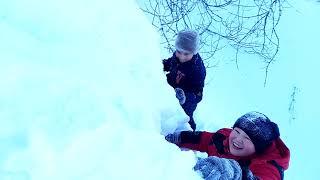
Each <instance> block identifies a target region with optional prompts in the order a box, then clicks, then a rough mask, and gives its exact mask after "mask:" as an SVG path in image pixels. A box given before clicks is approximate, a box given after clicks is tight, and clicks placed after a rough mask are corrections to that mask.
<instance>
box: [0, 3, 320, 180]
mask: <svg viewBox="0 0 320 180" xmlns="http://www.w3.org/2000/svg"><path fill="white" fill-rule="evenodd" d="M293 5H294V6H295V8H292V9H290V10H288V11H287V14H284V15H283V19H282V20H281V23H280V24H281V27H280V34H279V35H280V37H281V40H282V44H281V50H280V54H279V56H278V61H277V62H276V63H275V64H274V65H273V66H272V67H271V68H272V69H271V71H270V75H269V80H268V82H269V84H268V86H267V87H266V88H264V87H263V76H264V72H263V70H262V69H261V64H252V63H251V62H252V61H250V58H255V57H250V56H248V57H247V58H248V61H242V62H241V63H242V64H240V71H238V70H236V68H235V65H234V64H232V63H229V64H222V65H221V66H219V67H218V68H216V69H212V70H209V71H208V78H207V80H210V81H209V82H208V84H207V86H206V88H205V96H204V100H203V101H202V102H201V104H199V107H198V110H197V112H196V121H197V122H198V124H199V128H200V129H202V130H212V131H214V130H217V129H218V128H221V127H230V126H232V123H233V122H234V121H235V119H236V118H237V117H238V116H240V115H242V114H243V113H245V112H247V111H251V110H258V111H262V112H264V113H266V114H267V115H269V116H270V118H271V119H273V120H274V121H276V122H277V123H278V124H279V126H280V130H281V134H282V138H283V139H284V140H285V141H286V142H287V144H288V146H289V147H290V149H291V152H292V160H291V167H290V168H289V170H288V171H287V172H286V177H287V179H301V178H302V175H303V179H316V177H317V172H318V171H319V170H320V169H319V166H317V161H319V158H317V157H314V156H313V154H314V153H315V151H316V150H317V149H318V148H319V145H317V144H315V143H312V142H314V139H313V138H314V137H316V130H317V129H318V128H317V125H318V124H319V122H318V119H317V118H319V115H318V111H317V110H318V109H317V102H319V96H317V93H318V92H319V90H320V89H319V85H318V84H317V83H316V82H317V80H316V77H319V71H318V70H317V67H319V62H318V61H317V58H318V56H319V55H318V54H317V53H318V52H317V50H318V46H317V45H318V42H320V38H319V37H320V36H319V35H318V33H319V32H320V27H319V25H318V24H317V22H318V18H319V17H320V13H319V12H320V11H319V10H320V3H315V2H312V1H301V2H298V1H297V2H296V3H293ZM158 38H159V37H158V34H157V33H156V32H155V30H154V29H153V27H152V26H151V25H150V23H149V22H148V20H147V18H146V17H145V16H144V14H143V13H142V12H141V11H140V10H139V9H138V6H137V5H136V4H135V2H134V1H133V0H119V1H112V2H111V1H109V0H108V1H103V0H92V1H90V2H89V1H84V0H82V1H75V0H69V1H67V2H66V1H63V0H46V1H40V0H29V1H27V0H19V1H18V0H11V1H9V0H5V1H1V2H0V122H1V126H0V179H1V180H2V179H3V180H30V179H32V180H43V179H62V180H64V179H65V180H73V179H74V180H82V179H90V180H93V179H97V180H99V179H108V180H111V179H117V180H118V179H192V180H193V179H201V178H200V177H199V175H198V174H196V173H195V172H193V171H192V167H193V165H194V163H195V159H194V154H193V153H192V152H188V151H183V152H181V151H180V150H179V149H178V148H177V147H176V146H174V145H172V144H169V143H167V142H166V141H165V140H164V138H163V136H162V134H165V133H169V132H172V131H173V130H174V129H175V128H176V127H177V124H178V123H183V122H184V121H185V120H186V117H185V115H184V114H183V112H182V110H181V108H180V106H179V104H178V102H177V101H176V100H175V96H174V92H173V91H172V89H171V88H170V87H168V85H167V84H166V80H165V76H164V74H163V72H162V71H161V69H162V67H161V61H160V60H161V58H163V57H164V56H165V55H164V54H160V47H159V39H158ZM243 57H246V56H245V55H243ZM249 62H250V63H249ZM294 86H297V87H298V88H299V93H298V96H297V105H296V117H297V118H296V119H295V120H294V121H290V113H289V112H288V106H289V103H290V94H291V93H292V89H293V87H294ZM161 129H162V130H161ZM311 160H313V161H311ZM306 161H308V162H310V163H307V164H306V163H305V162H306Z"/></svg>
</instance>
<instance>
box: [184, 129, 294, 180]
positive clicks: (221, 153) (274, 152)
mask: <svg viewBox="0 0 320 180" xmlns="http://www.w3.org/2000/svg"><path fill="white" fill-rule="evenodd" d="M231 131H232V129H227V128H224V129H220V130H219V131H217V132H216V133H210V132H205V131H204V132H200V131H198V132H191V131H183V132H181V134H180V137H181V143H180V144H178V146H179V147H184V148H188V149H192V150H197V151H201V152H206V153H208V156H217V157H221V158H228V159H234V160H237V161H238V162H244V161H245V162H247V164H246V166H248V168H249V170H251V172H252V173H253V175H254V176H256V177H257V178H259V179H261V180H280V179H283V171H284V170H286V169H288V166H289V160H290V151H289V149H288V148H287V146H286V145H285V144H284V143H283V141H282V140H281V139H280V138H278V139H277V140H275V141H274V142H273V143H272V145H271V146H270V147H268V149H266V151H264V153H263V154H261V155H257V154H254V155H252V156H250V157H247V158H241V157H236V156H233V155H232V154H230V151H229V143H228V141H229V140H228V139H229V135H230V133H231ZM239 164H241V163H239Z"/></svg>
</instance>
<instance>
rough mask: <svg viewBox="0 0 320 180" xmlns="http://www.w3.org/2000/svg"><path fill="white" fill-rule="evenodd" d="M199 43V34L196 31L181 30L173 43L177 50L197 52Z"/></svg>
mask: <svg viewBox="0 0 320 180" xmlns="http://www.w3.org/2000/svg"><path fill="white" fill-rule="evenodd" d="M199 43H200V40H199V34H198V33H197V32H196V31H193V30H183V31H180V32H179V33H178V36H177V39H176V44H175V45H176V49H177V50H178V51H181V52H186V53H191V54H197V53H198V48H199Z"/></svg>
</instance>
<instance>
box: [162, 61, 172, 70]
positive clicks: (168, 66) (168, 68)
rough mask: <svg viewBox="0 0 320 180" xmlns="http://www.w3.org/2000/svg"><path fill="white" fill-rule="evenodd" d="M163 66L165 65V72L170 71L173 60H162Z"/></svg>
mask: <svg viewBox="0 0 320 180" xmlns="http://www.w3.org/2000/svg"><path fill="white" fill-rule="evenodd" d="M162 64H163V71H165V72H168V71H170V64H171V59H170V58H169V59H163V60H162Z"/></svg>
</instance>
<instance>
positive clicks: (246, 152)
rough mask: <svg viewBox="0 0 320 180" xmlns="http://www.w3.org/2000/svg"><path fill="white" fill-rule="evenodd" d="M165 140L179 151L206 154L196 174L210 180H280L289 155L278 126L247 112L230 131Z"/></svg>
mask: <svg viewBox="0 0 320 180" xmlns="http://www.w3.org/2000/svg"><path fill="white" fill-rule="evenodd" d="M166 140H167V141H169V142H172V143H174V144H177V145H178V146H179V147H184V148H189V149H192V150H197V151H201V152H206V153H208V155H209V157H208V158H206V159H200V160H199V161H198V162H197V164H196V166H195V167H194V169H195V170H198V171H200V172H201V173H202V175H203V177H204V178H205V179H207V180H210V179H219V178H222V179H223V178H225V179H262V180H278V179H279V180H280V179H283V172H284V170H286V169H288V166H289V160H290V151H289V149H288V148H287V146H286V145H285V144H284V143H283V141H282V140H281V139H280V133H279V128H278V126H277V124H275V123H274V122H272V121H270V119H269V118H268V117H267V116H266V115H264V114H262V113H259V112H249V113H247V114H245V115H243V116H241V117H240V118H238V120H237V121H236V122H235V124H234V125H233V129H228V128H224V129H220V130H219V131H217V132H215V133H210V132H205V131H203V132H200V131H196V132H191V131H182V132H179V133H174V134H169V135H167V136H166Z"/></svg>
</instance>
